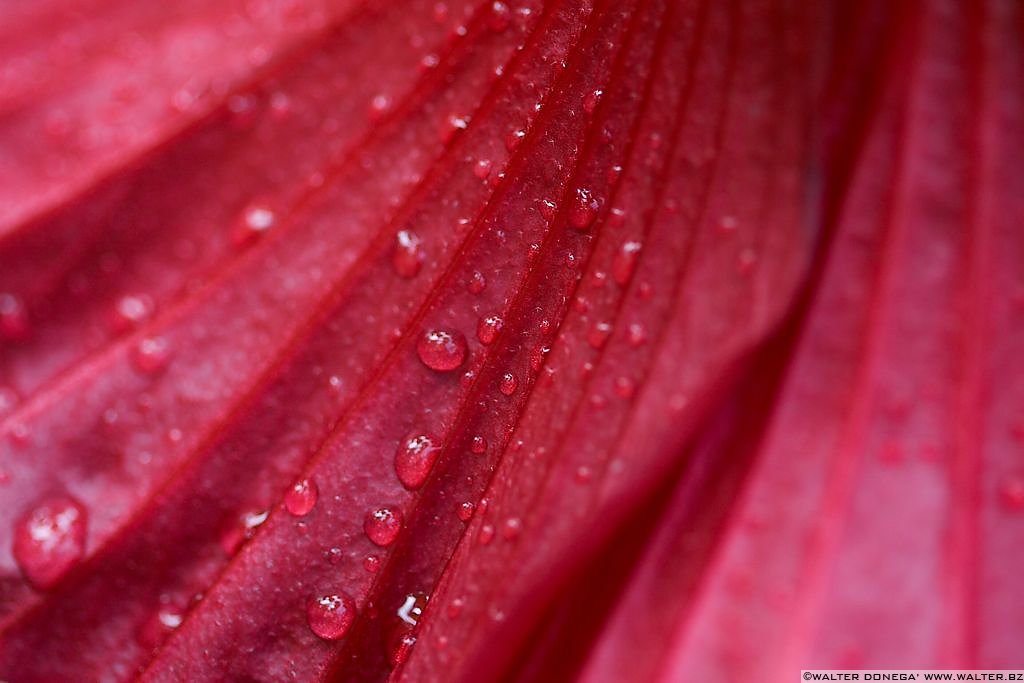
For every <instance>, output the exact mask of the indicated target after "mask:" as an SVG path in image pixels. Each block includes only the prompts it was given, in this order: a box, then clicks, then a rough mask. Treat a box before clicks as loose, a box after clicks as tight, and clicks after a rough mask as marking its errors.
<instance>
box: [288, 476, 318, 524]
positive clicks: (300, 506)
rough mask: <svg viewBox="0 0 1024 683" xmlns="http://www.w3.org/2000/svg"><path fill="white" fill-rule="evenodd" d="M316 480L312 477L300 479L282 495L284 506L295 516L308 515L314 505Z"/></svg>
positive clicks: (316, 491) (316, 492) (316, 490)
mask: <svg viewBox="0 0 1024 683" xmlns="http://www.w3.org/2000/svg"><path fill="white" fill-rule="evenodd" d="M318 493H319V492H318V489H317V486H316V482H315V481H313V480H312V479H301V480H299V481H297V482H295V484H294V485H293V486H292V487H291V488H290V489H288V493H286V494H285V496H284V506H285V509H287V510H288V512H290V513H291V514H293V515H295V516H296V517H304V516H305V515H308V514H309V513H310V512H311V511H312V510H313V508H314V507H315V506H316V499H317V494H318Z"/></svg>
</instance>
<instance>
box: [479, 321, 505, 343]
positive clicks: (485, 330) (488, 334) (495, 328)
mask: <svg viewBox="0 0 1024 683" xmlns="http://www.w3.org/2000/svg"><path fill="white" fill-rule="evenodd" d="M503 324H504V321H503V320H502V319H501V318H500V317H499V316H496V315H489V316H487V317H486V318H481V319H480V323H479V324H478V325H477V326H476V338H477V339H479V340H480V343H481V344H493V343H494V340H495V339H497V338H498V334H499V333H500V332H501V327H502V325H503Z"/></svg>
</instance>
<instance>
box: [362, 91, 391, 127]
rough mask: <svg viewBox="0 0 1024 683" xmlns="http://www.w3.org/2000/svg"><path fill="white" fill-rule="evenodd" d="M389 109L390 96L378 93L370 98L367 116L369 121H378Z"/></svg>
mask: <svg viewBox="0 0 1024 683" xmlns="http://www.w3.org/2000/svg"><path fill="white" fill-rule="evenodd" d="M390 109H391V98H390V97H388V96H387V95H385V94H383V93H378V94H376V95H374V96H373V99H371V100H370V108H369V112H368V113H369V117H370V120H371V121H380V120H381V119H382V118H383V117H384V115H385V114H386V113H388V111H389V110H390Z"/></svg>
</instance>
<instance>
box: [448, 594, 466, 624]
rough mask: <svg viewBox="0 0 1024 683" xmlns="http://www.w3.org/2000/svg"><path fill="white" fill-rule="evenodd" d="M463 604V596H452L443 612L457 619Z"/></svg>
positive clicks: (464, 603) (464, 604)
mask: <svg viewBox="0 0 1024 683" xmlns="http://www.w3.org/2000/svg"><path fill="white" fill-rule="evenodd" d="M465 606H466V601H465V599H464V598H452V601H451V602H449V603H448V608H447V609H446V610H445V613H446V614H447V615H448V618H449V619H458V618H459V615H460V614H462V609H463V608H464V607H465Z"/></svg>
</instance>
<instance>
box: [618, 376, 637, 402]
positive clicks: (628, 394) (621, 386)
mask: <svg viewBox="0 0 1024 683" xmlns="http://www.w3.org/2000/svg"><path fill="white" fill-rule="evenodd" d="M615 393H616V394H618V395H619V397H620V398H624V399H630V398H633V394H634V393H636V383H635V382H633V380H631V379H630V378H628V377H619V378H618V379H616V380H615Z"/></svg>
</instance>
